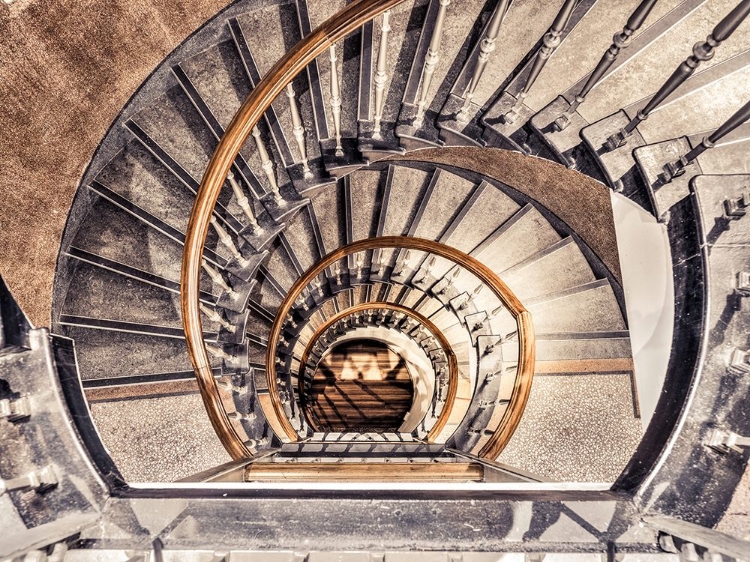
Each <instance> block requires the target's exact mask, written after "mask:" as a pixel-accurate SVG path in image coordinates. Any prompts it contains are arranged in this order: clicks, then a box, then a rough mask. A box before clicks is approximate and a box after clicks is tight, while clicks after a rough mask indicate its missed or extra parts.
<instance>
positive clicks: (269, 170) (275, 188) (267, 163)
mask: <svg viewBox="0 0 750 562" xmlns="http://www.w3.org/2000/svg"><path fill="white" fill-rule="evenodd" d="M253 138H254V139H255V146H256V147H258V155H259V156H260V161H261V165H262V166H263V171H264V172H265V174H266V177H267V178H268V183H269V184H270V185H271V193H272V194H273V200H274V201H275V202H276V204H278V205H280V204H282V203H283V202H284V200H283V199H282V198H281V193H279V184H278V183H277V182H276V175H275V174H274V172H273V162H271V158H270V157H269V156H268V150H266V145H265V143H264V142H263V139H261V138H260V130H259V129H258V127H257V126H256V127H253Z"/></svg>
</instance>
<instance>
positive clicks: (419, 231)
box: [409, 168, 475, 240]
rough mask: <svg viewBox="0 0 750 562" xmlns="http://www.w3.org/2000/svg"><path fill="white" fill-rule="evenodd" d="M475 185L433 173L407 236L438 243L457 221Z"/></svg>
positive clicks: (451, 175) (461, 179) (446, 172)
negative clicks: (455, 220)
mask: <svg viewBox="0 0 750 562" xmlns="http://www.w3.org/2000/svg"><path fill="white" fill-rule="evenodd" d="M474 188H475V184H474V183H473V182H471V181H469V180H466V179H463V178H462V177H460V176H457V175H455V174H452V173H451V172H448V171H446V170H442V169H440V168H438V169H437V170H435V174H434V175H433V177H432V179H431V181H430V185H429V187H428V188H427V193H425V195H424V198H423V199H422V203H421V204H420V207H419V210H418V211H417V215H416V217H415V218H414V220H413V222H412V224H411V226H410V228H409V236H415V237H417V238H426V239H428V240H438V239H440V237H441V236H442V235H443V233H444V232H445V231H446V230H447V229H448V227H449V226H450V225H451V223H452V222H453V220H454V219H455V218H457V216H458V214H459V213H460V211H461V209H462V207H463V206H464V204H465V203H467V200H468V197H469V195H470V194H471V192H472V190H473V189H474Z"/></svg>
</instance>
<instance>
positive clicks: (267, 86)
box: [180, 0, 403, 459]
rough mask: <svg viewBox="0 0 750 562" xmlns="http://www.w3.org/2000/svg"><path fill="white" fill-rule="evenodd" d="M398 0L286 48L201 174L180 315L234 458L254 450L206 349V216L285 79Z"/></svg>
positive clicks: (364, 2)
mask: <svg viewBox="0 0 750 562" xmlns="http://www.w3.org/2000/svg"><path fill="white" fill-rule="evenodd" d="M401 2H403V0H356V1H355V2H352V3H351V4H349V5H348V6H347V7H346V8H344V9H343V10H341V11H340V12H338V13H336V14H334V15H333V16H332V17H331V18H329V19H328V20H326V21H325V22H324V23H323V24H322V25H321V26H320V27H318V28H317V29H316V30H315V31H313V32H312V33H310V34H309V35H307V36H306V37H305V38H304V39H302V40H301V41H300V42H299V43H298V44H297V45H296V46H295V47H293V48H292V49H291V50H289V51H288V52H287V53H286V54H285V55H284V56H283V57H282V58H281V59H280V60H279V61H278V62H277V63H276V64H275V65H274V67H273V68H272V69H271V70H270V71H269V72H268V74H266V76H265V77H264V78H263V79H262V80H261V81H260V82H259V83H258V84H256V86H255V88H253V90H252V91H251V92H250V94H248V96H247V98H245V101H244V102H243V103H242V105H241V106H240V109H239V110H238V111H237V113H236V115H235V116H234V118H233V119H232V122H231V123H230V124H229V126H228V127H227V129H226V130H225V132H224V136H223V137H222V138H221V140H220V141H219V144H218V146H217V147H216V150H215V151H214V153H213V155H212V157H211V160H210V161H209V163H208V167H207V168H206V172H205V174H204V176H203V180H202V182H201V186H200V188H199V190H198V194H197V196H196V198H195V203H194V204H193V210H192V212H191V214H190V221H189V222H188V228H187V232H186V236H185V250H184V253H183V259H182V273H181V279H180V281H181V288H180V298H181V309H182V321H183V327H184V330H185V341H186V343H187V349H188V354H189V355H190V360H191V362H192V363H193V367H194V369H195V373H196V378H197V380H198V385H199V387H200V391H201V397H202V399H203V403H204V405H205V407H206V411H207V412H208V416H209V419H210V420H211V424H212V426H213V428H214V430H215V431H216V434H217V435H218V437H219V439H220V440H221V443H222V445H223V446H224V448H225V449H226V450H227V452H228V453H229V454H230V455H231V456H232V458H234V459H241V458H247V457H250V456H252V453H251V451H250V449H249V448H248V447H247V446H246V445H245V443H243V441H242V439H241V438H240V436H239V434H238V433H237V431H236V430H235V428H234V427H233V425H232V422H231V420H230V419H229V417H228V415H227V412H226V410H225V408H224V405H223V404H222V401H221V396H220V394H219V389H218V387H217V385H216V381H215V380H214V377H213V371H212V369H211V364H210V361H209V357H208V350H207V349H206V345H205V343H204V342H203V326H202V322H201V311H200V308H199V306H198V302H199V301H198V295H199V291H200V276H201V269H202V268H201V263H202V258H203V247H204V245H205V242H206V237H207V235H208V230H209V220H210V218H211V215H212V213H213V210H214V207H215V206H216V201H217V200H218V198H219V194H220V192H221V189H222V187H223V185H224V182H225V181H226V179H227V177H228V175H229V172H230V169H231V167H232V165H233V163H234V161H235V158H236V157H237V155H238V154H239V152H240V148H241V147H242V145H243V144H244V143H245V141H246V140H247V138H248V137H249V136H250V135H251V133H252V131H253V129H254V128H255V127H256V126H257V124H258V122H259V121H260V120H261V118H262V117H263V114H264V113H265V112H266V110H267V109H268V108H269V107H271V104H272V103H273V101H274V100H276V98H277V97H278V96H279V95H281V94H282V93H284V92H285V90H286V87H287V85H288V84H290V83H291V82H292V80H293V79H294V78H295V77H296V76H297V75H298V74H299V73H300V72H302V71H304V70H305V67H306V66H307V65H308V64H310V63H311V62H312V61H313V60H315V59H316V58H317V57H318V56H320V55H321V54H323V53H324V52H325V51H326V50H328V49H329V48H330V47H331V46H332V45H334V44H335V43H336V42H337V41H339V40H341V39H343V38H344V37H345V36H346V35H348V34H349V33H351V32H353V31H355V30H357V29H358V28H360V27H361V26H362V25H364V24H365V23H367V22H369V21H371V20H372V19H374V18H375V17H377V16H379V15H380V14H382V13H383V12H385V11H387V10H389V9H391V8H393V7H394V6H397V5H398V4H400V3H401ZM274 382H275V381H274Z"/></svg>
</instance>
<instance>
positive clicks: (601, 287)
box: [527, 280, 625, 333]
mask: <svg viewBox="0 0 750 562" xmlns="http://www.w3.org/2000/svg"><path fill="white" fill-rule="evenodd" d="M558 295H560V296H558V297H556V298H555V296H554V295H552V298H551V299H549V298H547V297H543V298H544V300H542V301H541V302H537V303H536V304H527V309H528V310H529V312H531V317H532V321H533V322H534V329H535V331H536V332H538V333H545V332H591V331H612V330H624V329H625V321H624V319H623V317H622V312H621V311H620V307H619V305H618V304H617V299H616V297H615V295H614V292H613V291H612V287H611V286H610V285H609V283H608V282H606V280H605V281H601V282H594V283H590V284H588V285H584V286H582V287H580V288H579V289H578V290H575V291H565V292H563V293H558Z"/></svg>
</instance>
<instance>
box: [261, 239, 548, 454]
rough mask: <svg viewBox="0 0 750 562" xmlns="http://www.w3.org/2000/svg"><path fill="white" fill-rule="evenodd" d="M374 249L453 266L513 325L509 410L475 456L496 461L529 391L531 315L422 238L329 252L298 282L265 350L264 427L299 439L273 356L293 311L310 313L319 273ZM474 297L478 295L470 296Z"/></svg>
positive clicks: (466, 259) (470, 265)
mask: <svg viewBox="0 0 750 562" xmlns="http://www.w3.org/2000/svg"><path fill="white" fill-rule="evenodd" d="M372 250H398V251H404V252H405V253H406V252H415V253H416V252H424V253H427V254H429V255H432V256H436V257H437V258H442V259H444V260H447V261H449V262H452V263H453V265H454V266H456V267H457V268H458V269H460V270H462V271H466V272H467V273H469V274H470V275H472V276H474V277H476V279H477V280H478V281H479V283H480V285H484V286H486V287H487V288H488V289H489V290H490V291H491V292H492V293H493V294H494V295H495V297H496V298H497V299H498V300H499V301H500V303H501V305H502V307H504V309H505V310H507V311H508V313H509V314H510V315H511V316H512V317H513V319H514V320H515V322H516V330H517V336H518V337H517V340H518V366H517V370H516V378H515V382H514V387H513V391H512V394H511V397H510V399H509V402H508V407H507V409H506V410H505V413H504V414H503V416H502V417H501V419H500V422H499V423H498V424H497V425H496V427H495V428H494V429H493V430H490V432H491V436H490V439H489V440H488V441H487V443H485V445H484V446H483V447H482V449H481V451H480V452H479V455H480V456H482V457H486V458H493V459H494V458H496V457H497V455H499V454H500V452H501V451H502V450H503V448H504V447H505V446H506V445H507V443H508V441H509V440H510V438H511V437H512V435H513V433H514V432H515V429H516V427H517V426H518V423H519V422H520V420H521V416H522V414H523V410H524V408H525V406H526V402H527V400H528V396H529V393H530V391H531V383H532V379H533V374H534V350H535V339H534V329H533V325H532V322H531V315H530V314H529V312H528V311H526V309H525V308H524V307H523V305H522V304H521V302H520V301H519V300H518V299H517V298H516V296H515V295H514V294H513V293H512V291H511V290H510V289H509V288H508V287H507V285H505V284H504V283H503V281H502V280H501V279H500V278H499V277H498V276H497V275H496V274H495V273H494V272H493V271H492V270H491V269H489V268H488V267H486V266H485V265H483V264H482V263H481V262H479V261H478V260H476V259H475V258H473V257H471V256H469V255H468V254H465V253H463V252H461V251H459V250H456V249H455V248H452V247H450V246H446V245H444V244H440V243H438V242H434V241H432V240H426V239H423V238H415V237H407V236H384V237H380V238H369V239H365V240H360V241H357V242H353V243H351V244H348V245H346V246H342V247H340V248H339V249H337V250H335V251H333V252H331V253H329V254H328V255H326V256H325V257H323V258H322V259H320V260H319V261H318V262H317V263H316V264H315V265H313V266H312V267H310V268H309V269H308V270H307V271H306V272H305V273H304V274H303V275H302V276H301V277H300V278H298V279H297V281H296V282H295V283H294V285H293V286H292V288H291V289H289V292H288V293H287V295H286V297H285V298H284V300H283V301H282V303H281V305H280V306H279V308H278V310H277V315H276V319H275V321H274V323H273V325H272V326H271V329H270V331H269V336H268V345H267V347H266V381H265V383H266V385H267V388H268V393H267V394H266V393H265V392H264V393H263V394H262V395H259V403H260V405H261V408H262V409H263V412H264V413H265V416H266V420H267V421H268V424H269V425H270V426H271V428H272V429H273V431H274V432H275V433H276V435H278V436H279V437H280V438H281V439H283V440H287V441H297V440H298V439H299V435H298V433H297V430H296V429H295V428H294V426H293V425H292V422H291V420H290V419H289V418H288V417H287V415H286V413H285V411H284V404H283V403H282V402H281V401H280V400H279V380H280V379H279V374H278V370H277V364H278V362H279V361H278V360H279V357H278V355H277V349H278V343H279V339H280V338H281V337H282V334H283V333H284V327H285V325H286V324H287V322H288V319H289V318H290V314H291V312H292V311H293V310H294V309H295V308H297V309H299V307H300V306H302V308H303V310H305V311H309V309H310V306H309V304H308V300H309V299H310V295H311V294H312V291H310V290H309V288H310V287H313V286H314V285H315V280H316V279H317V278H318V277H319V276H320V275H321V274H324V272H325V271H326V270H327V269H328V268H330V267H331V265H332V264H334V263H336V262H338V261H340V260H342V259H344V258H346V257H347V256H349V255H351V254H356V253H360V252H368V251H372ZM408 269H409V268H408V265H406V264H403V263H397V264H396V266H395V267H394V271H395V273H392V276H396V277H400V278H401V277H403V280H404V281H406V279H407V277H408V271H407V270H408ZM474 293H477V291H474ZM474 293H472V295H470V296H469V300H471V299H472V298H474V297H476V295H475V294H474ZM313 300H314V299H313ZM300 303H301V304H300ZM514 339H515V338H514ZM447 415H448V414H446V416H447Z"/></svg>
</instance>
